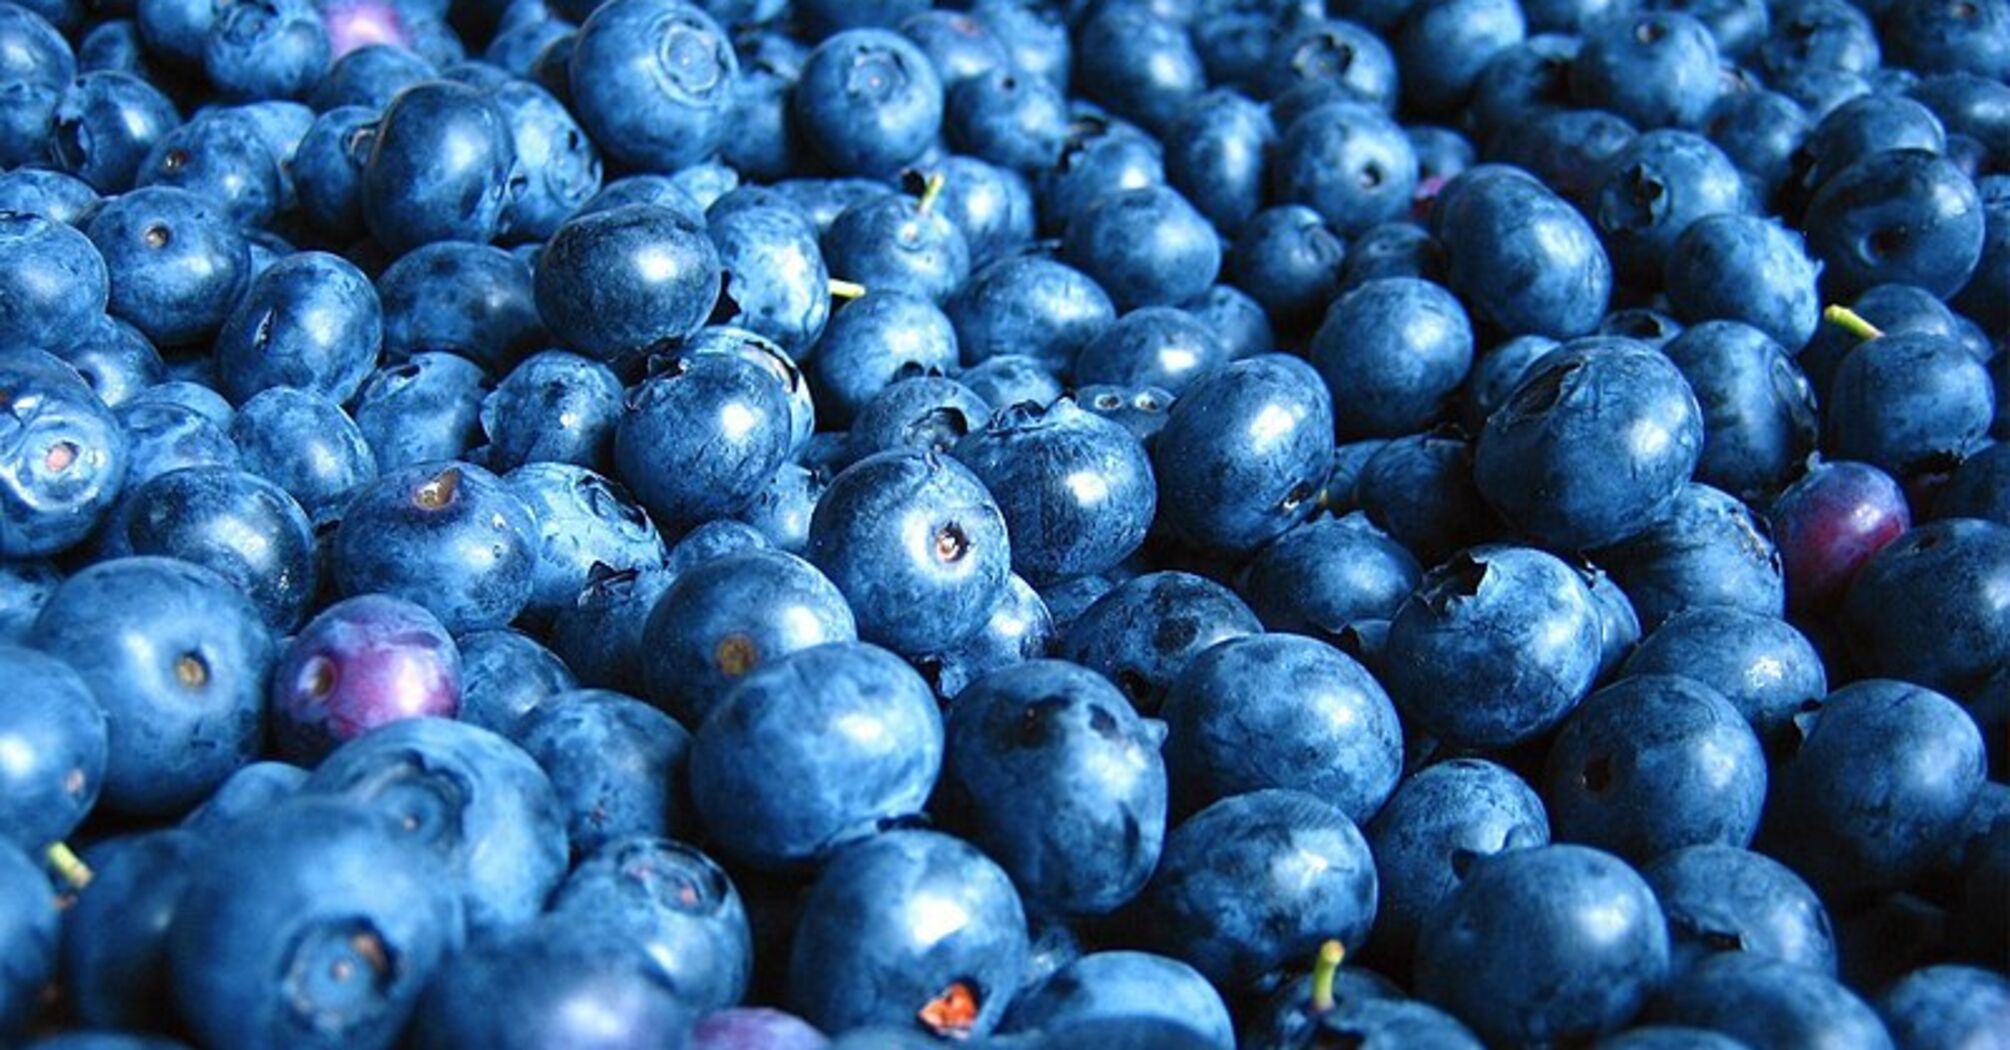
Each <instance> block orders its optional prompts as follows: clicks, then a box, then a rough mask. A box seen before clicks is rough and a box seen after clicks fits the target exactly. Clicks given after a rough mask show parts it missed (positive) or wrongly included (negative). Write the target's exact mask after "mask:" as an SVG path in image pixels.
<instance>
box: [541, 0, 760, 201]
mask: <svg viewBox="0 0 2010 1050" xmlns="http://www.w3.org/2000/svg"><path fill="white" fill-rule="evenodd" d="M570 66H571V70H572V74H571V79H570V82H569V86H570V88H571V96H572V104H573V106H574V114H575V116H577V117H578V118H579V121H580V123H581V124H583V125H584V126H585V127H586V130H587V131H588V132H589V133H591V134H592V135H593V138H594V141H595V142H597V143H598V144H599V145H600V148H601V149H604V150H606V151H607V152H608V154H609V155H610V156H611V157H613V158H614V159H615V160H617V161H619V162H621V163H622V164H624V165H626V166H628V167H630V168H634V169H638V170H642V171H676V170H678V169H681V168H686V167H689V166H690V165H691V164H692V163H693V162H695V161H699V160H702V159H704V158H705V157H706V156H707V155H709V154H710V153H711V152H712V151H713V150H714V149H715V148H717V146H718V145H719V143H720V142H721V141H722V140H723V139H724V138H725V136H726V132H727V118H728V116H729V115H730V113H731V102H732V84H733V81H734V79H735V78H736V77H737V76H738V74H739V71H740V66H739V61H738V59H737V58H736V57H735V56H734V54H733V49H732V47H731V45H730V44H728V43H727V40H726V36H725V33H724V32H722V31H721V30H720V28H719V26H718V24H717V23H715V22H713V21H712V19H711V18H710V17H708V16H707V15H706V14H705V13H704V12H702V11H700V10H699V9H697V8H695V7H692V6H689V5H686V4H683V3H677V2H675V0H622V2H620V3H613V4H607V5H602V6H601V7H599V8H596V9H594V10H593V14H592V16H590V17H588V18H587V19H586V21H585V23H584V24H583V25H582V26H581V27H580V32H579V38H578V40H577V42H576V43H575V44H574V45H573V54H572V61H571V63H570Z"/></svg>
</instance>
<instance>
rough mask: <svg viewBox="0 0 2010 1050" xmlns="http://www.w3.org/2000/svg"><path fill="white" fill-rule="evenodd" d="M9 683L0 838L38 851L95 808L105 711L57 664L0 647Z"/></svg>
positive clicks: (0, 710) (3, 719) (1, 718)
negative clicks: (6, 758)
mask: <svg viewBox="0 0 2010 1050" xmlns="http://www.w3.org/2000/svg"><path fill="white" fill-rule="evenodd" d="M0 667H4V668H5V673H6V676H7V680H8V681H9V682H10V683H12V684H11V686H10V688H9V690H8V692H7V694H6V699H5V700H4V701H0V748H4V749H5V751H6V753H7V754H8V755H9V756H11V760H10V761H9V762H8V763H7V765H6V767H5V769H4V770H0V784H4V785H5V789H6V790H5V802H4V803H0V839H5V840H6V841H8V842H11V843H13V844H14V845H15V846H17V847H19V848H20V849H22V850H24V851H26V852H29V853H32V854H39V853H40V852H41V851H42V850H43V848H44V847H46V846H48V845H49V844H50V843H52V842H58V841H61V840H62V839H64V838H66V837H68V836H69V834H70V833H71V832H72V831H75V830H76V828H77V825H78V824H80V823H82V822H83V819H84V817H85V816H86V815H87V814H89V813H90V811H91V807H92V806H93V805H95V804H96V803H97V800H98V790H99V788H100V787H101V786H102V785H103V783H104V776H105V762H106V726H105V714H104V712H103V711H102V710H100V709H99V707H98V701H97V699H96V698H95V697H93V696H92V695H91V688H90V686H89V685H88V684H87V683H86V682H85V681H84V680H83V678H81V677H79V676H78V674H77V672H75V671H73V670H71V669H70V667H69V665H67V664H65V663H64V662H63V661H62V660H60V659H58V658H56V657H54V656H50V655H47V654H44V653H38V652H36V651H34V650H32V649H23V648H20V647H18V646H16V645H13V644H12V643H7V644H4V645H0Z"/></svg>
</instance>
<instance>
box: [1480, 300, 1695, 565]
mask: <svg viewBox="0 0 2010 1050" xmlns="http://www.w3.org/2000/svg"><path fill="white" fill-rule="evenodd" d="M1702 446H1703V419H1702V412H1701V410H1700V408H1699V406H1698V405H1697V403H1696V397H1695V395H1694V393H1692V392H1691V391H1690V389H1689V384H1688V382H1687V381H1686V380H1684V379H1683V377H1682V373H1681V372H1680V371H1679V370H1678V369H1677V368H1676V367H1675V365H1674V364H1673V363H1672V362H1670V361H1669V360H1668V359H1667V358H1666V357H1663V356H1662V355H1661V354H1658V353H1655V352H1654V351H1652V350H1650V349H1648V348H1647V347H1645V346H1643V345H1641V344H1640V343H1638V342H1636V341H1633V340H1630V339H1626V338H1625V337H1622V336H1601V337H1595V338H1592V339H1587V340H1584V341H1582V342H1579V343H1575V344H1567V345H1566V346H1565V347H1564V348H1563V349H1562V350H1561V351H1559V352H1557V353H1554V354H1551V355H1548V356H1546V357H1544V358H1543V359H1542V361H1541V362H1540V363H1539V364H1538V365H1537V366H1536V367H1534V368H1533V369H1531V371H1530V374H1529V375H1528V377H1527V378H1525V379H1523V380H1522V382H1521V384H1520V385H1519V386H1517V387H1516V388H1515V392H1514V394H1513V396H1511V397H1510V398H1509V399H1508V402H1507V404H1505V405H1503V406H1502V407H1501V408H1500V410H1499V411H1497V412H1495V413H1494V414H1493V416H1492V417H1491V418H1489V419H1488V420H1487V425H1486V429H1485V431H1483V432H1482V434H1481V436H1480V440H1479V444H1478V445H1477V447H1476V449H1475V454H1474V478H1475V480H1476V481H1477V482H1478V484H1479V487H1480V492H1481V493H1482V494H1484V495H1485V496H1486V498H1487V502H1488V503H1490V504H1492V505H1493V507H1494V509H1495V510H1497V511H1499V512H1500V513H1501V515H1502V517H1504V518H1506V519H1508V520H1509V521H1510V522H1513V523H1514V524H1515V525H1517V526H1518V527H1520V528H1521V530H1522V531H1523V532H1525V533H1527V534H1529V535H1530V536H1532V537H1534V538H1535V539H1537V540H1539V541H1541V542H1543V543H1546V544H1549V545H1553V546H1555V547H1558V548H1562V549H1574V548H1575V549H1581V548H1586V547H1595V546H1600V545H1605V544H1610V543H1614V542H1617V541H1620V540H1624V539H1626V538H1628V537H1629V536H1633V535H1637V534H1638V533H1640V532H1641V531H1642V530H1643V529H1645V528H1646V527H1648V526H1649V525H1650V524H1652V523H1653V522H1654V521H1655V519H1656V518H1657V516H1658V515H1660V514H1661V513H1662V512H1663V510H1664V509H1665V508H1666V507H1667V506H1668V505H1669V503H1670V502H1671V501H1672V500H1673V499H1674V498H1675V497H1676V495H1677V494H1678V493H1679V492H1680V491H1681V488H1682V485H1683V483H1684V482H1685V481H1686V480H1687V479H1688V477H1689V475H1690V472H1691V471H1693V470H1694V469H1695V466H1696V462H1697V459H1698V458H1699V457H1700V455H1701V453H1702ZM1617 465H1623V468H1620V469H1615V467H1616V466H1617Z"/></svg>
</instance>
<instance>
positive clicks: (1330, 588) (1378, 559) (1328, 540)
mask: <svg viewBox="0 0 2010 1050" xmlns="http://www.w3.org/2000/svg"><path fill="white" fill-rule="evenodd" d="M1422 572H1423V570H1422V569H1420V568H1419V567H1418V565H1417V560H1416V559H1415V558H1413V557H1411V556H1410V553H1409V552H1408V551H1406V550H1404V549H1403V547H1402V546H1401V545H1400V544H1398V543H1396V542H1395V541H1394V540H1392V539H1390V538H1389V536H1388V534H1387V533H1384V532H1383V531H1381V530H1380V529H1377V528H1376V527H1375V526H1373V525H1372V524H1370V523H1369V522H1368V521H1367V520H1366V519H1365V518H1363V517H1361V516H1358V515H1349V516H1347V517H1344V518H1318V519H1315V520H1313V521H1310V522H1307V523H1305V524H1303V525H1300V526H1298V527H1297V528H1295V529H1292V530H1291V531H1290V532H1287V533H1285V534H1284V535H1283V536H1280V537H1278V538H1277V540H1276V542H1274V543H1272V544H1270V545H1269V546H1268V547H1265V548H1264V549H1263V552H1262V553H1260V554H1258V555H1257V557H1256V560H1255V561H1253V562H1251V563H1250V566H1249V575H1248V577H1247V579H1246V580H1245V582H1244V583H1243V585H1242V594H1243V597H1244V598H1245V599H1247V600H1248V602H1249V605H1250V608H1252V609H1254V610H1255V611H1256V614H1257V615H1258V616H1260V617H1262V618H1263V623H1264V626H1265V627H1267V628H1269V629H1270V630H1273V631H1292V632H1295V633H1298V634H1304V635H1310V636H1312V637H1314V638H1323V639H1325V640H1327V641H1332V640H1334V639H1335V638H1337V637H1339V635H1340V633H1341V632H1342V631H1344V630H1346V629H1347V628H1348V627H1349V626H1351V625H1353V624H1355V623H1356V622H1359V621H1362V620H1387V619H1389V618H1390V617H1392V616H1394V615H1395V613H1396V609H1397V607H1398V606H1400V605H1401V604H1402V602H1403V599H1404V598H1406V597H1408V596H1409V594H1410V592H1411V591H1413V590H1415V589H1416V586H1417V583H1418V582H1419V579H1420V577H1421V576H1422Z"/></svg>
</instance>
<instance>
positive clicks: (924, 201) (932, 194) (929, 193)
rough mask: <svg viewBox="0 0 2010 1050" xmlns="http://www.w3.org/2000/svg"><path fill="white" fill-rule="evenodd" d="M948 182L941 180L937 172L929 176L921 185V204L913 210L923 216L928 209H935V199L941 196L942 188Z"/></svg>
mask: <svg viewBox="0 0 2010 1050" xmlns="http://www.w3.org/2000/svg"><path fill="white" fill-rule="evenodd" d="M948 182H949V180H948V179H946V178H943V176H942V173H941V172H939V171H938V172H935V173H933V174H931V175H929V176H928V178H927V179H926V180H925V181H923V182H922V184H921V203H919V204H916V205H915V206H914V207H915V210H916V211H918V212H920V213H921V214H923V215H926V214H928V209H930V208H933V207H935V201H936V199H937V198H939V197H941V196H942V187H943V186H944V185H946V184H948Z"/></svg>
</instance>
